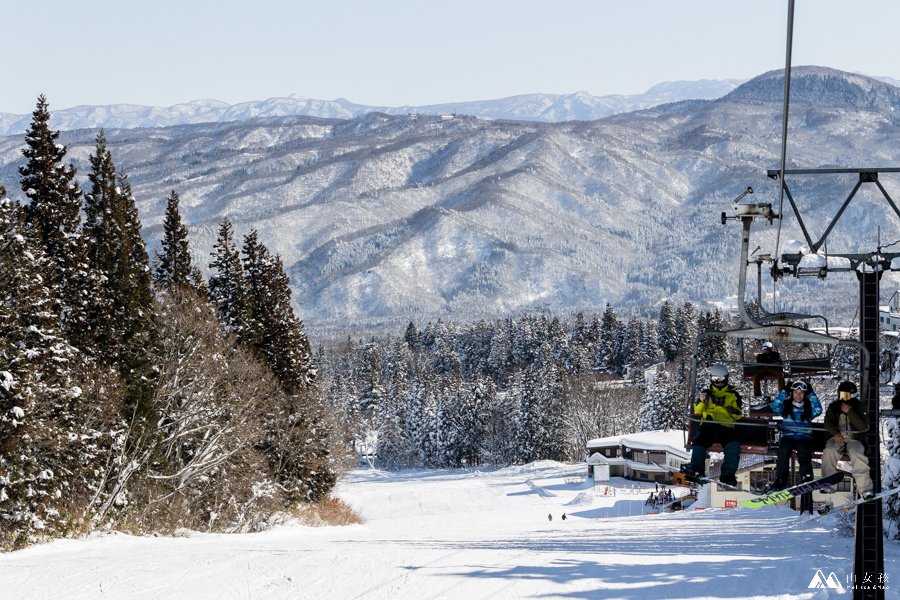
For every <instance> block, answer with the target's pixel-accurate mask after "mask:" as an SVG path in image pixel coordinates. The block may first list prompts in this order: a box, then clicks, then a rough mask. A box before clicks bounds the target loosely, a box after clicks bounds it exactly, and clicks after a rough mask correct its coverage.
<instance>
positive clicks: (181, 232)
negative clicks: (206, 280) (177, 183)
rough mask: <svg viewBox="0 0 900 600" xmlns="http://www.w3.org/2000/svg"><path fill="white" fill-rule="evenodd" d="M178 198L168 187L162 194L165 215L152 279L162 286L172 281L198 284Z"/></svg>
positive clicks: (170, 284) (173, 282)
mask: <svg viewBox="0 0 900 600" xmlns="http://www.w3.org/2000/svg"><path fill="white" fill-rule="evenodd" d="M180 202H181V199H180V198H179V196H178V192H176V191H175V190H172V191H171V192H170V193H169V196H168V198H166V215H165V218H164V220H163V239H162V242H161V243H160V247H159V250H157V252H156V259H155V268H154V271H153V283H155V284H156V286H157V287H160V288H166V287H171V286H176V285H182V286H184V285H194V286H195V287H197V286H198V283H199V282H198V281H197V279H196V274H195V268H194V265H193V262H192V261H191V251H190V248H189V245H188V231H187V227H185V225H184V223H182V221H181V212H180V210H179V208H178V205H179V203H180Z"/></svg>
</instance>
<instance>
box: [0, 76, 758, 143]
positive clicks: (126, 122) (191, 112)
mask: <svg viewBox="0 0 900 600" xmlns="http://www.w3.org/2000/svg"><path fill="white" fill-rule="evenodd" d="M740 83H741V80H738V79H725V80H700V81H670V82H665V83H660V84H657V85H655V86H653V87H651V88H650V89H649V90H647V91H646V92H645V93H643V94H633V95H621V94H617V95H611V96H592V95H590V94H588V93H587V92H576V93H574V94H524V95H519V96H511V97H509V98H501V99H497V100H478V101H470V102H455V103H446V104H431V105H425V106H399V107H391V106H369V105H363V104H354V103H353V102H350V101H349V100H345V99H343V98H338V99H337V100H316V99H313V98H302V97H296V96H289V97H286V98H269V99H268V100H262V101H256V102H242V103H239V104H227V103H225V102H220V101H218V100H194V101H192V102H186V103H183V104H176V105H174V106H169V107H164V108H163V107H157V106H139V105H133V104H112V105H105V106H76V107H73V108H66V109H62V110H54V111H53V113H52V120H51V126H53V127H54V128H56V129H61V130H64V131H69V130H73V129H99V128H101V127H104V128H107V129H111V128H125V129H133V128H135V127H168V126H171V125H188V124H192V123H222V122H227V121H243V120H245V119H252V118H259V117H284V116H292V115H305V116H310V117H320V118H325V119H353V118H355V117H359V116H362V115H364V114H366V113H369V112H381V113H385V114H392V115H404V114H423V115H447V114H461V115H463V114H464V115H471V116H475V117H478V118H481V119H512V120H526V121H546V122H559V121H572V120H581V121H591V120H594V119H600V118H603V117H607V116H609V115H612V114H616V113H620V112H629V111H633V110H640V109H643V108H650V107H652V106H657V105H659V104H663V103H665V102H674V101H677V100H686V99H690V98H697V99H710V98H719V97H721V96H724V95H725V94H727V93H728V92H730V91H731V90H733V89H734V88H735V87H737V86H738V85H739V84H740ZM49 100H50V101H51V102H52V101H53V99H52V98H50V99H49ZM51 107H52V105H51ZM30 122H31V115H30V114H27V115H14V114H10V113H0V135H16V134H20V133H24V132H25V130H26V129H27V128H28V125H29V123H30Z"/></svg>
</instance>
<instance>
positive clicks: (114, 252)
mask: <svg viewBox="0 0 900 600" xmlns="http://www.w3.org/2000/svg"><path fill="white" fill-rule="evenodd" d="M90 163H91V172H90V173H89V175H88V179H89V181H90V183H91V189H90V193H88V194H87V195H86V196H85V209H84V213H85V222H84V237H85V242H86V245H87V263H88V266H89V268H90V270H91V272H92V273H93V274H95V276H96V277H97V278H98V280H99V286H98V301H97V302H96V306H97V307H98V308H100V309H101V310H97V311H96V314H95V315H94V318H95V319H96V322H95V325H94V327H93V329H94V331H95V340H96V344H97V345H98V347H100V348H102V349H103V352H102V353H101V354H100V355H99V356H98V358H100V359H101V360H102V361H104V362H107V363H110V364H113V365H115V366H116V367H117V368H118V369H119V372H120V373H121V375H122V377H123V378H124V380H125V382H126V384H127V385H128V388H129V395H130V396H131V401H132V402H133V403H135V404H137V405H141V406H142V407H143V408H142V412H144V413H145V414H149V413H150V407H149V406H148V404H149V402H150V396H151V395H152V385H151V381H152V378H153V372H154V369H155V367H154V359H155V355H156V353H157V352H156V347H157V344H156V328H155V324H154V320H153V319H154V315H155V310H156V303H155V300H154V297H153V290H152V288H151V272H150V260H149V257H148V256H147V249H146V246H145V244H144V241H143V239H142V238H141V223H140V219H139V218H138V212H137V207H136V206H135V200H134V196H133V194H132V191H131V184H130V183H129V182H128V178H127V177H126V176H125V174H124V173H117V172H116V167H115V164H114V163H113V159H112V154H111V153H110V151H109V148H108V147H107V144H106V136H105V134H104V132H103V131H102V130H101V131H100V133H99V134H97V138H96V149H95V152H94V154H92V155H91V156H90Z"/></svg>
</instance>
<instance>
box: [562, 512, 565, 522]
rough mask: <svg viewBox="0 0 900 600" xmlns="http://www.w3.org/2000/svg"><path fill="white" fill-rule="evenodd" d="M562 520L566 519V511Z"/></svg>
mask: <svg viewBox="0 0 900 600" xmlns="http://www.w3.org/2000/svg"><path fill="white" fill-rule="evenodd" d="M562 520H563V521H565V520H566V513H563V516H562Z"/></svg>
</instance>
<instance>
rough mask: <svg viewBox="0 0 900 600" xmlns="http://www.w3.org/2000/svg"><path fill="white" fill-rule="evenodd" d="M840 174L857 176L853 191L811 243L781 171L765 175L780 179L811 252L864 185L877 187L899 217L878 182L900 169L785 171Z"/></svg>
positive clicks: (790, 172) (772, 171) (792, 173)
mask: <svg viewBox="0 0 900 600" xmlns="http://www.w3.org/2000/svg"><path fill="white" fill-rule="evenodd" d="M842 173H856V174H858V175H859V180H858V181H857V182H856V185H855V186H854V187H853V190H852V191H851V192H850V195H849V196H847V199H846V200H844V203H843V204H842V205H841V208H840V209H839V210H838V211H837V214H835V215H834V218H833V219H831V222H830V223H829V224H828V227H827V228H826V229H825V233H823V234H822V237H821V238H820V239H819V241H818V242H813V241H812V237H811V236H810V235H809V231H807V229H806V224H805V223H804V222H803V218H802V217H801V216H800V211H799V209H798V208H797V205H796V203H795V202H794V197H793V196H792V195H791V192H790V190H789V189H788V187H787V182H786V181H785V180H784V177H781V171H780V170H779V169H769V170H768V171H767V172H766V174H767V175H768V176H769V178H770V179H778V178H779V177H781V186H782V189H783V190H784V192H785V194H786V195H787V197H788V202H790V203H791V209H792V210H793V211H794V216H795V217H797V223H798V224H799V225H800V229H801V230H802V231H803V236H804V237H805V238H806V243H807V245H808V246H809V249H810V251H811V252H814V253H816V252H818V251H819V248H821V247H822V245H823V244H824V243H825V240H826V239H828V235H829V234H830V233H831V230H832V229H834V226H835V225H837V222H838V220H839V219H840V218H841V215H842V214H843V213H844V210H845V209H846V208H847V206H848V205H849V204H850V201H851V200H853V197H854V196H856V192H858V191H859V188H860V187H861V186H862V184H864V183H874V184H875V185H877V186H878V189H879V190H880V191H881V193H882V195H883V196H884V198H885V199H886V200H887V202H888V204H889V205H890V207H891V208H892V209H893V210H894V213H895V214H896V215H897V216H898V217H900V209H898V208H897V205H896V204H895V203H894V201H893V199H891V196H890V194H888V193H887V190H885V189H884V186H882V185H881V182H879V181H878V174H879V173H900V167H880V168H873V167H865V168H859V169H851V168H840V169H785V170H784V174H785V175H823V174H828V175H833V174H842Z"/></svg>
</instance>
